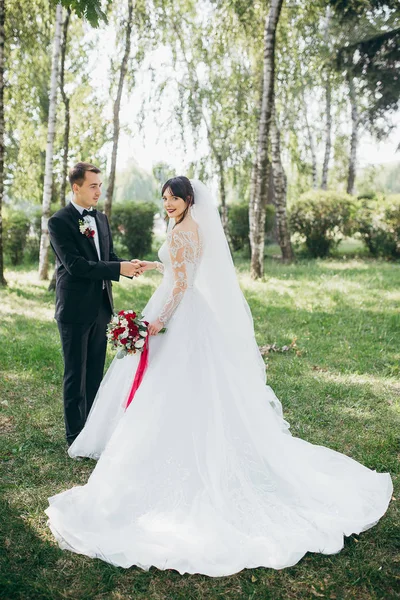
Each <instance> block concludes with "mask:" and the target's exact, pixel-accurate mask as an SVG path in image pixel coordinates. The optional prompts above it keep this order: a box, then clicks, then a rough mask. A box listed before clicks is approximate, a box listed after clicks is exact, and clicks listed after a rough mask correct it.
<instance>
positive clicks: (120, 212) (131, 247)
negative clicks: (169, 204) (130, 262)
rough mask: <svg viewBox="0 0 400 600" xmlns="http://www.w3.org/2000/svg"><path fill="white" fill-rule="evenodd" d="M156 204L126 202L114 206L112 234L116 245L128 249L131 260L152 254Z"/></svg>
mask: <svg viewBox="0 0 400 600" xmlns="http://www.w3.org/2000/svg"><path fill="white" fill-rule="evenodd" d="M157 211H158V208H157V206H156V205H155V204H152V203H148V202H126V203H124V204H116V205H114V206H113V211H112V215H111V232H112V235H113V240H114V242H116V244H117V245H118V244H119V245H121V246H122V247H124V248H126V250H127V251H128V253H129V257H130V258H143V257H145V256H146V255H147V254H149V253H150V252H151V242H152V238H153V224H154V215H155V214H156V212H157Z"/></svg>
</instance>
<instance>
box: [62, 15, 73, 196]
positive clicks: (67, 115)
mask: <svg viewBox="0 0 400 600" xmlns="http://www.w3.org/2000/svg"><path fill="white" fill-rule="evenodd" d="M70 16H71V9H70V8H68V10H67V14H66V17H65V20H64V25H63V40H62V46H61V72H60V88H61V97H62V101H63V103H64V115H65V117H64V118H65V122H64V153H63V170H62V175H61V198H60V204H61V206H62V207H63V206H65V197H66V192H67V176H68V152H69V129H70V120H71V118H70V112H69V98H68V96H67V94H66V92H65V57H66V55H67V44H68V26H69V19H70Z"/></svg>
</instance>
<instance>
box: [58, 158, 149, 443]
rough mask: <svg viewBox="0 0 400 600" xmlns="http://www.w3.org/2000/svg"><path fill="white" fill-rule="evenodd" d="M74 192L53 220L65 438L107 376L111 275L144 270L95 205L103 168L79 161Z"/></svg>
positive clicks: (73, 433)
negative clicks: (117, 247) (119, 245)
mask: <svg viewBox="0 0 400 600" xmlns="http://www.w3.org/2000/svg"><path fill="white" fill-rule="evenodd" d="M69 181H70V184H71V188H72V192H73V198H72V200H71V202H70V203H69V204H68V205H67V206H66V207H65V208H62V209H61V210H59V211H58V212H56V213H55V215H53V216H52V217H51V219H50V220H49V233H50V243H51V246H52V248H53V250H54V252H55V255H56V270H57V284H56V312H55V319H56V320H57V324H58V329H59V332H60V337H61V345H62V350H63V356H64V419H65V429H66V436H67V443H68V445H71V444H72V442H73V441H74V439H75V438H76V437H77V436H78V435H79V433H80V432H81V430H82V429H83V426H84V424H85V421H86V419H87V416H88V414H89V411H90V408H91V406H92V404H93V400H94V398H95V396H96V393H97V390H98V388H99V386H100V382H101V380H102V377H103V370H104V362H105V356H106V345H107V338H106V327H107V324H108V323H109V321H110V317H111V313H112V311H113V298H112V291H111V281H119V278H120V276H121V275H124V276H125V277H135V276H137V275H139V274H140V273H141V268H140V265H139V264H138V263H133V262H129V261H124V260H122V259H121V258H118V256H117V255H116V254H115V253H114V250H113V243H112V239H111V232H110V226H109V224H108V220H107V217H106V216H105V215H104V214H102V213H100V212H97V211H96V209H95V208H94V207H95V206H96V205H97V203H98V201H99V198H100V195H101V186H102V181H101V177H100V169H98V168H97V167H95V166H94V165H91V164H89V163H85V162H79V163H77V164H76V165H75V166H74V167H72V169H71V171H70V173H69Z"/></svg>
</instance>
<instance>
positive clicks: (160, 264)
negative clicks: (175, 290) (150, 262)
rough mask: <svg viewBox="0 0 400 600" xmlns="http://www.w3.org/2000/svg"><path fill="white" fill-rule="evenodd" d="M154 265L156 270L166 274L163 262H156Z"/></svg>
mask: <svg viewBox="0 0 400 600" xmlns="http://www.w3.org/2000/svg"><path fill="white" fill-rule="evenodd" d="M154 264H155V265H156V270H157V271H158V272H159V273H161V274H163V273H164V265H163V264H162V263H161V262H158V260H155V261H154Z"/></svg>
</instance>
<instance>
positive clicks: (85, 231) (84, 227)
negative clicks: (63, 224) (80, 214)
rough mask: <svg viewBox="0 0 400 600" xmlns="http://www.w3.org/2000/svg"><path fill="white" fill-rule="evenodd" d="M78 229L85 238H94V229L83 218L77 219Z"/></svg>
mask: <svg viewBox="0 0 400 600" xmlns="http://www.w3.org/2000/svg"><path fill="white" fill-rule="evenodd" d="M79 231H80V232H81V234H82V235H86V237H87V238H94V234H95V231H94V229H92V228H91V227H90V225H88V223H86V222H85V221H84V220H83V219H79Z"/></svg>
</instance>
